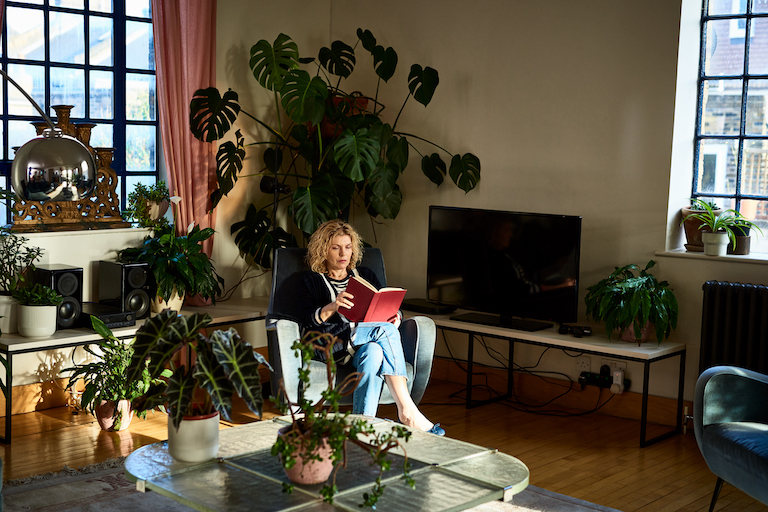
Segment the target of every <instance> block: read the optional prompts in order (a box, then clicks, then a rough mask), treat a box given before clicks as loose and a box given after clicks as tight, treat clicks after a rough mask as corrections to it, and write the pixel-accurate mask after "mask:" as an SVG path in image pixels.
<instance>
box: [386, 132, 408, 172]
mask: <svg viewBox="0 0 768 512" xmlns="http://www.w3.org/2000/svg"><path fill="white" fill-rule="evenodd" d="M408 148H409V146H408V139H406V138H405V137H397V136H393V137H391V138H390V139H389V142H387V161H388V162H389V163H390V164H392V165H394V167H395V168H396V169H397V170H398V174H399V173H402V172H403V171H404V170H405V168H406V167H408Z"/></svg>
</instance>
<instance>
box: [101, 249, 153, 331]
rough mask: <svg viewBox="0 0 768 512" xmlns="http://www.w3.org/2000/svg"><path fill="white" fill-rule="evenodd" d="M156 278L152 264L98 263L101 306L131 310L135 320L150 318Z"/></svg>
mask: <svg viewBox="0 0 768 512" xmlns="http://www.w3.org/2000/svg"><path fill="white" fill-rule="evenodd" d="M154 296H155V278H154V276H153V275H152V270H151V269H150V268H149V264H147V263H144V262H135V263H123V262H120V261H100V262H99V304H106V305H108V306H113V307H116V308H118V309H120V311H129V312H132V313H133V314H134V315H136V318H145V317H148V316H149V310H150V305H151V301H152V297H154Z"/></svg>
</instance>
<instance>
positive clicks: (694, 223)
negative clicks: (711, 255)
mask: <svg viewBox="0 0 768 512" xmlns="http://www.w3.org/2000/svg"><path fill="white" fill-rule="evenodd" d="M680 211H681V213H682V215H683V229H684V230H685V239H686V241H687V243H686V244H685V249H686V250H687V251H690V252H704V242H703V241H702V239H701V234H702V233H706V232H709V228H702V229H699V226H701V225H702V224H704V223H703V222H702V221H700V220H698V219H692V218H689V215H690V214H691V213H692V212H694V211H696V212H698V211H699V210H691V209H690V208H687V207H685V208H682V209H681V210H680ZM712 211H713V212H714V213H715V215H720V214H721V213H723V210H722V209H720V208H718V209H717V210H712Z"/></svg>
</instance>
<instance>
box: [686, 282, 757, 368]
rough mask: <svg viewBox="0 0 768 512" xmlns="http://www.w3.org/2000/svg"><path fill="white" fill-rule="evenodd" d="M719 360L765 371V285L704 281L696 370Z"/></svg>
mask: <svg viewBox="0 0 768 512" xmlns="http://www.w3.org/2000/svg"><path fill="white" fill-rule="evenodd" d="M721 364H724V365H732V366H740V367H742V368H748V369H750V370H755V371H758V372H760V373H764V374H768V286H764V285H754V284H741V283H728V282H722V281H707V282H706V283H704V307H703V310H702V315H701V355H700V357H699V372H702V371H704V370H705V369H707V368H709V367H712V366H717V365H721Z"/></svg>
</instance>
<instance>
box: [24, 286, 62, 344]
mask: <svg viewBox="0 0 768 512" xmlns="http://www.w3.org/2000/svg"><path fill="white" fill-rule="evenodd" d="M12 296H13V298H14V299H15V300H16V302H18V303H19V334H21V335H22V336H26V337H28V338H41V337H46V336H50V335H52V334H53V333H55V332H56V318H57V315H58V307H59V304H61V301H62V300H64V298H63V297H62V296H61V295H59V294H58V293H56V291H55V290H54V289H53V288H51V287H50V286H45V285H43V284H40V283H35V284H34V285H33V286H26V287H23V288H17V289H16V290H14V291H13V294H12Z"/></svg>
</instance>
